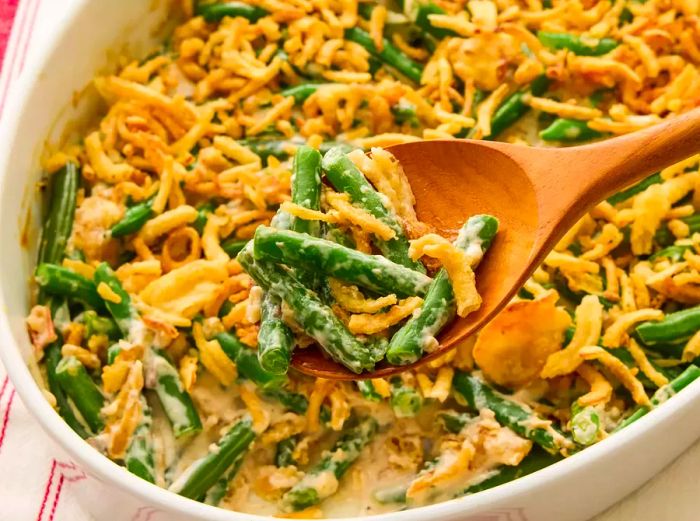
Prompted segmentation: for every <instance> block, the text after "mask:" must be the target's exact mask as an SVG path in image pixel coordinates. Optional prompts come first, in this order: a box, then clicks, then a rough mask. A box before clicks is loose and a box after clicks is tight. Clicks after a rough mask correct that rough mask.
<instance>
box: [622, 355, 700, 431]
mask: <svg viewBox="0 0 700 521" xmlns="http://www.w3.org/2000/svg"><path fill="white" fill-rule="evenodd" d="M698 378H700V368H698V367H697V366H696V365H693V364H691V365H689V366H688V367H686V369H685V371H683V372H682V373H681V374H680V375H679V376H678V377H677V378H675V379H674V380H671V381H670V382H669V383H668V384H666V385H664V386H663V387H661V388H660V389H659V390H658V391H656V392H655V393H654V396H653V397H652V398H651V404H652V406H653V407H657V406H659V405H661V404H662V403H664V402H665V401H667V400H668V399H669V398H671V397H673V395H675V394H676V393H679V392H681V391H682V390H683V389H685V388H686V387H688V386H689V385H690V384H691V383H693V382H694V381H695V380H697V379H698ZM649 411H650V409H649V407H646V406H644V405H642V406H640V407H639V408H638V409H637V410H636V411H635V412H634V413H632V414H631V415H630V416H628V417H627V418H625V419H624V420H622V422H621V423H620V424H619V425H618V426H617V427H616V428H615V430H614V431H613V432H617V431H619V430H621V429H624V428H625V427H627V426H628V425H630V424H632V423H634V422H635V421H637V420H638V419H639V418H641V417H642V416H645V415H646V414H648V413H649Z"/></svg>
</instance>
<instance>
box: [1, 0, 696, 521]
mask: <svg viewBox="0 0 700 521" xmlns="http://www.w3.org/2000/svg"><path fill="white" fill-rule="evenodd" d="M90 1H91V0H75V1H74V2H73V3H71V4H69V5H68V6H67V8H66V11H65V12H64V16H63V18H62V19H61V20H60V25H59V26H58V27H57V28H56V29H54V30H53V31H52V33H51V34H50V35H49V36H48V37H47V38H45V39H44V41H43V43H42V44H39V47H38V48H37V50H36V51H35V57H34V59H33V60H31V61H29V62H28V63H27V65H26V68H25V70H24V71H23V73H22V76H21V77H20V78H19V79H18V81H17V82H16V83H15V84H14V86H13V88H12V92H10V93H9V96H8V99H7V103H6V104H5V107H4V114H3V115H2V121H1V123H0V143H8V144H9V145H8V147H7V150H11V149H12V148H13V145H14V143H15V141H17V140H18V139H21V137H19V135H18V130H19V128H20V126H21V123H22V121H23V117H24V114H25V112H26V108H27V106H28V104H29V103H30V102H31V98H32V96H31V95H32V94H33V93H34V90H35V88H36V87H37V83H38V80H39V78H40V76H41V74H42V71H43V70H44V68H45V66H46V65H47V64H48V63H50V61H51V57H52V53H53V51H54V49H55V48H57V47H58V43H59V42H61V41H62V40H64V39H65V38H66V37H67V35H68V33H69V32H70V31H71V30H72V29H74V28H75V26H76V20H77V18H78V17H79V15H80V13H81V12H82V10H83V9H85V7H86V6H87V4H88V3H89V2H90ZM144 5H145V4H144ZM51 116H53V115H51ZM10 156H11V154H9V153H8V154H3V155H2V157H0V193H4V190H5V189H6V187H7V185H8V184H9V183H10V181H11V179H12V173H11V168H10ZM23 188H24V189H26V185H24V186H23ZM16 225H17V223H16V222H11V223H7V224H2V225H0V237H7V238H10V237H12V234H10V233H7V232H6V231H4V229H6V228H8V227H10V226H16ZM11 242H13V241H11ZM17 246H19V247H21V246H20V245H19V244H17ZM10 247H12V246H10ZM0 360H1V361H2V363H3V364H4V366H5V369H6V371H7V374H8V376H9V377H10V379H11V381H12V383H13V384H14V386H15V389H16V391H17V393H18V394H19V396H20V398H21V400H22V402H23V403H24V405H25V407H26V408H27V410H28V411H29V413H30V414H31V415H32V416H33V418H34V419H35V420H36V421H37V422H38V423H39V424H40V425H41V427H42V429H43V430H44V431H45V432H46V434H47V435H48V436H49V437H50V438H51V439H53V440H54V441H55V442H57V443H58V444H59V445H60V447H61V448H62V449H63V450H64V451H66V452H67V453H68V455H69V456H70V457H71V458H73V459H74V460H75V461H76V462H77V463H78V464H79V465H81V466H82V467H83V468H84V469H85V470H87V471H89V473H91V474H92V475H93V476H95V477H97V478H98V479H100V480H101V481H103V482H105V483H108V484H109V485H110V486H116V487H118V488H119V489H120V490H122V491H124V492H126V493H128V494H130V495H131V496H134V497H136V498H138V499H139V500H142V501H144V502H146V503H148V504H150V505H153V506H156V507H158V508H161V509H162V510H163V511H165V512H173V511H174V512H177V513H181V514H184V515H187V516H192V517H193V518H195V519H202V520H204V519H207V520H212V521H251V520H258V521H271V520H272V519H275V518H272V517H269V516H260V515H257V514H248V513H241V512H236V511H231V510H225V509H222V508H218V507H214V506H210V505H206V504H204V503H200V502H197V501H194V500H191V499H188V498H185V497H182V496H179V495H177V494H175V493H173V492H170V491H168V490H167V489H164V488H161V487H158V486H157V485H154V484H151V483H148V482H146V481H144V480H142V479H141V478H139V477H137V476H135V475H133V474H131V473H130V472H128V471H127V470H126V469H125V468H124V467H121V466H119V465H117V464H116V463H114V462H113V461H112V460H110V459H109V458H107V457H106V456H104V455H102V454H101V453H99V452H97V451H96V450H95V449H93V448H92V447H91V446H90V445H89V444H87V443H86V442H85V441H84V440H83V439H82V438H80V437H79V436H78V435H77V434H76V433H75V432H74V431H73V430H72V429H71V428H70V427H69V426H68V424H66V423H65V422H64V421H63V419H62V418H61V417H60V416H59V414H58V413H57V412H56V411H55V410H54V409H53V408H52V407H51V405H50V404H49V402H48V401H47V400H46V398H45V397H44V395H43V393H42V391H41V389H40V388H39V386H38V384H37V382H36V381H35V379H34V377H33V376H32V374H31V372H30V370H29V368H28V367H27V365H26V364H25V362H24V359H23V357H22V354H21V351H20V348H19V345H18V342H16V341H15V338H14V335H13V333H12V328H11V326H10V320H9V317H8V314H7V304H6V299H5V289H4V287H0ZM699 397H700V381H696V382H693V383H692V384H691V385H689V386H688V387H687V388H686V389H684V390H683V392H681V393H679V395H675V396H673V399H672V400H670V402H671V403H673V406H670V405H669V402H666V403H664V404H663V406H662V407H659V408H657V409H655V410H653V411H651V412H650V413H649V414H647V415H646V416H644V417H643V418H641V419H639V420H638V421H636V422H635V423H634V424H632V425H630V426H629V427H626V428H625V429H624V430H622V431H620V432H618V433H616V434H615V435H614V436H611V437H610V438H608V439H605V440H602V441H601V442H599V443H597V444H595V445H593V446H591V447H588V448H586V449H585V450H583V451H581V452H579V453H577V454H575V455H573V456H570V457H568V458H566V459H563V460H562V461H559V462H557V463H555V464H553V465H550V466H548V467H545V468H544V469H541V470H539V471H537V472H535V473H533V474H530V475H527V476H523V477H521V478H518V479H516V480H514V481H511V482H508V483H505V484H503V485H500V486H497V487H495V488H493V489H489V490H485V491H482V492H479V493H478V494H474V495H471V496H464V497H461V498H457V499H452V500H448V501H443V502H441V503H436V504H432V505H427V506H423V507H418V508H413V509H409V510H404V511H400V512H391V513H384V514H375V515H372V516H366V517H367V519H371V520H376V521H423V520H424V519H436V520H439V519H443V518H444V519H449V518H453V517H454V516H455V515H457V514H459V513H464V514H467V515H470V514H477V513H478V512H477V510H479V509H484V508H488V505H489V504H491V503H497V502H499V501H502V500H504V499H507V497H508V496H517V495H520V494H523V493H525V492H526V491H528V490H529V491H536V490H537V489H540V488H542V487H546V486H547V485H548V484H549V483H551V482H553V481H555V480H563V479H566V476H568V475H570V474H572V473H573V472H574V471H576V470H578V469H580V467H581V466H587V467H590V466H594V465H596V464H597V463H598V462H600V461H602V460H603V459H605V458H607V457H610V456H611V455H612V454H613V453H614V452H616V451H617V450H618V449H619V448H621V447H622V446H623V445H625V444H627V443H633V442H634V440H636V439H638V438H640V437H642V436H643V435H644V434H646V433H649V432H650V431H652V430H654V429H656V428H661V425H662V424H663V423H665V421H666V420H668V419H669V418H671V417H673V416H674V415H675V414H679V413H680V412H681V410H682V409H684V408H685V407H686V406H687V405H688V404H689V403H691V402H694V401H700V400H698V398H699ZM331 519H335V520H337V521H353V520H357V519H359V518H358V517H349V518H348V517H345V518H331Z"/></svg>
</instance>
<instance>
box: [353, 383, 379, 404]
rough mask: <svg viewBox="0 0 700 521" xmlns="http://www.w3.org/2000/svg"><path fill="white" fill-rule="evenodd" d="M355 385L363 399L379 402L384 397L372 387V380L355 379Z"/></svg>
mask: <svg viewBox="0 0 700 521" xmlns="http://www.w3.org/2000/svg"><path fill="white" fill-rule="evenodd" d="M355 385H357V390H358V391H360V394H361V395H362V397H363V398H364V399H365V400H369V401H370V402H381V401H382V400H383V399H384V398H383V397H382V395H381V394H379V393H378V392H377V390H376V389H375V388H374V384H373V383H372V380H357V381H355Z"/></svg>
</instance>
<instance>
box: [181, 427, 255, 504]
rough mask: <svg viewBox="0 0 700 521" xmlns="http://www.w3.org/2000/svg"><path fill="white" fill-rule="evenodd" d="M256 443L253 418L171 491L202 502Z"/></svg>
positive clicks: (225, 438) (228, 434) (192, 467)
mask: <svg viewBox="0 0 700 521" xmlns="http://www.w3.org/2000/svg"><path fill="white" fill-rule="evenodd" d="M254 439H255V432H253V423H252V421H251V420H250V418H245V419H243V420H240V421H239V422H238V423H236V424H235V425H234V426H233V427H231V428H230V429H229V430H228V431H227V432H226V434H224V435H223V436H222V437H221V438H220V439H219V441H218V442H217V444H216V450H213V451H210V452H209V453H208V454H207V455H206V456H204V457H202V458H200V459H198V460H197V461H195V462H194V463H192V464H191V465H190V466H189V467H188V468H187V469H186V470H185V471H184V472H183V473H182V474H181V475H180V478H178V479H177V480H175V482H174V483H173V484H172V485H171V486H170V488H169V490H170V491H171V492H175V493H176V494H180V495H181V496H185V497H188V498H190V499H195V500H197V499H200V498H202V497H203V496H204V495H205V494H206V493H207V491H208V490H209V489H210V488H211V487H213V486H214V485H215V484H216V483H217V481H218V480H219V479H220V478H221V477H222V476H223V475H224V473H225V472H226V471H227V470H228V469H229V468H230V467H231V465H233V464H234V463H235V462H236V460H237V459H239V458H241V457H243V455H244V454H245V452H246V451H247V450H248V447H249V446H250V444H251V443H252V442H253V440H254Z"/></svg>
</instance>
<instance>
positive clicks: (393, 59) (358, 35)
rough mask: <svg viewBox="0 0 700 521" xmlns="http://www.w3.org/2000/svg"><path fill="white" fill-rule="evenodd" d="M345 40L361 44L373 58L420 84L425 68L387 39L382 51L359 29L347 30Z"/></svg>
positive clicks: (384, 41)
mask: <svg viewBox="0 0 700 521" xmlns="http://www.w3.org/2000/svg"><path fill="white" fill-rule="evenodd" d="M345 39H346V40H350V41H353V42H355V43H357V44H360V45H361V46H362V47H364V48H365V49H366V50H367V51H369V53H370V54H371V55H372V56H374V57H375V58H377V59H379V60H381V61H382V62H383V63H385V64H386V65H388V66H389V67H392V68H393V69H396V70H397V71H398V72H400V73H401V74H403V75H404V76H406V77H407V78H408V79H409V80H412V81H414V82H415V83H419V82H420V78H421V75H422V74H423V66H422V65H421V64H420V63H418V62H415V61H413V60H412V59H411V58H409V57H408V56H407V55H406V54H404V53H403V52H402V51H400V50H399V49H398V48H397V47H396V46H395V45H394V44H393V43H391V42H390V41H389V40H387V39H386V38H384V40H383V42H382V43H383V48H382V50H381V51H380V50H379V49H377V48H376V47H375V45H374V40H373V39H372V37H371V36H370V35H369V34H368V33H367V32H366V31H363V30H362V29H360V28H359V27H351V28H349V29H345Z"/></svg>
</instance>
